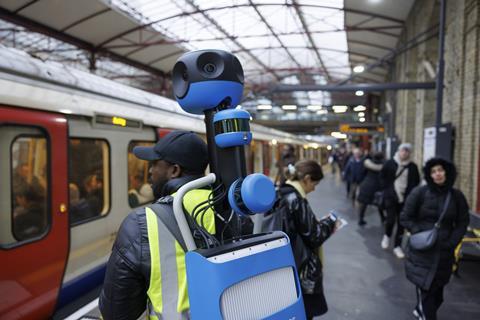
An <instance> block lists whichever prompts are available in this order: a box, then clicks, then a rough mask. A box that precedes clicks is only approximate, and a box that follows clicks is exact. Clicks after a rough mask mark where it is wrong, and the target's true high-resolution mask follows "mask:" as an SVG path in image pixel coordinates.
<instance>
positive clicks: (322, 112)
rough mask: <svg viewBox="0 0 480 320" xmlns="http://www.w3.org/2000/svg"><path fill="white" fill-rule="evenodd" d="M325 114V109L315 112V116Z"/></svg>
mask: <svg viewBox="0 0 480 320" xmlns="http://www.w3.org/2000/svg"><path fill="white" fill-rule="evenodd" d="M327 113H328V110H325V109H322V110H318V111H317V114H327Z"/></svg>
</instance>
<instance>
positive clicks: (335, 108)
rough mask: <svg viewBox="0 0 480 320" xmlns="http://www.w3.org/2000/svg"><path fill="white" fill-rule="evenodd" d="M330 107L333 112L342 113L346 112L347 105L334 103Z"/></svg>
mask: <svg viewBox="0 0 480 320" xmlns="http://www.w3.org/2000/svg"><path fill="white" fill-rule="evenodd" d="M332 109H333V111H334V112H335V113H344V112H347V110H348V106H339V105H334V106H332Z"/></svg>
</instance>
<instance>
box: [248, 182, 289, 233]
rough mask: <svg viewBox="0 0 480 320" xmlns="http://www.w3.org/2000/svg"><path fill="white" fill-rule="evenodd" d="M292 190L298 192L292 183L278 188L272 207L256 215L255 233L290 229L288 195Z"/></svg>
mask: <svg viewBox="0 0 480 320" xmlns="http://www.w3.org/2000/svg"><path fill="white" fill-rule="evenodd" d="M292 192H295V193H296V192H297V191H296V190H295V188H294V187H292V186H290V185H282V186H279V187H277V188H276V190H275V193H276V195H275V202H274V204H273V207H272V209H270V210H269V211H267V212H265V213H263V214H257V215H256V216H255V217H254V227H253V233H254V234H257V233H266V232H272V231H283V232H286V231H287V230H288V219H289V217H288V216H289V212H290V208H289V205H288V201H287V199H286V196H287V195H288V194H290V193H292Z"/></svg>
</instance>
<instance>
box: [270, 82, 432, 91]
mask: <svg viewBox="0 0 480 320" xmlns="http://www.w3.org/2000/svg"><path fill="white" fill-rule="evenodd" d="M419 89H425V90H429V89H435V82H404V83H401V82H390V83H373V84H372V83H358V84H346V85H341V86H339V85H316V84H315V85H287V84H279V85H276V86H275V87H273V89H272V92H294V91H330V92H335V91H338V92H348V91H357V90H361V91H385V90H419Z"/></svg>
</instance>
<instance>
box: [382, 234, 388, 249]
mask: <svg viewBox="0 0 480 320" xmlns="http://www.w3.org/2000/svg"><path fill="white" fill-rule="evenodd" d="M389 245H390V238H389V237H388V236H387V235H384V236H383V239H382V249H384V250H386V249H387V248H388V246H389Z"/></svg>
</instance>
